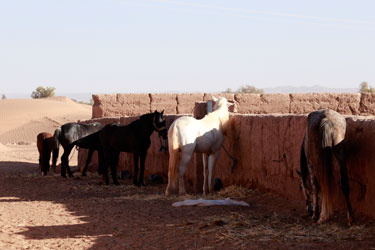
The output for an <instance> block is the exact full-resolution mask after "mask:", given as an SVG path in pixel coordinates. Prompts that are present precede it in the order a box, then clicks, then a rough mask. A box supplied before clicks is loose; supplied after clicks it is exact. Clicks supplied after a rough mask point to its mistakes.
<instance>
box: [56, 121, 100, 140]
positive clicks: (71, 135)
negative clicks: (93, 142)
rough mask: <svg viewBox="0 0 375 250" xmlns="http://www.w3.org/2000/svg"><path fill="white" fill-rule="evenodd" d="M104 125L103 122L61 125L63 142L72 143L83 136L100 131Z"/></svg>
mask: <svg viewBox="0 0 375 250" xmlns="http://www.w3.org/2000/svg"><path fill="white" fill-rule="evenodd" d="M103 127H104V125H103V124H101V123H98V122H96V123H89V124H81V123H74V122H71V123H66V124H64V125H63V126H61V144H72V143H75V142H76V141H78V140H79V139H81V138H84V137H86V136H88V135H90V134H93V133H95V132H98V131H99V130H101V129H102V128H103Z"/></svg>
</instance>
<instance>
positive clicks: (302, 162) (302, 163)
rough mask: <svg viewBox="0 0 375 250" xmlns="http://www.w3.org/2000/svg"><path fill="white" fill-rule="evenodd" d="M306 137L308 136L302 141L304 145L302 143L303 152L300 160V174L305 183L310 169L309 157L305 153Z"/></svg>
mask: <svg viewBox="0 0 375 250" xmlns="http://www.w3.org/2000/svg"><path fill="white" fill-rule="evenodd" d="M305 139H306V138H303V142H302V145H301V154H300V162H299V165H300V171H301V172H299V174H300V175H301V178H302V181H303V183H304V184H306V183H305V182H306V178H307V174H308V172H309V169H308V167H307V158H306V153H305V145H304V144H305Z"/></svg>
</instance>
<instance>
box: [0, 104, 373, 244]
mask: <svg viewBox="0 0 375 250" xmlns="http://www.w3.org/2000/svg"><path fill="white" fill-rule="evenodd" d="M34 101H35V102H34ZM20 103H21V104H20ZM57 110H58V111H57ZM90 117H91V108H90V107H88V108H87V107H86V106H82V105H80V104H77V103H74V102H72V101H71V100H69V99H66V98H57V99H55V100H17V101H16V100H5V101H4V100H2V101H0V143H1V144H0V249H135V248H137V249H307V248H309V249H374V246H373V245H374V242H375V237H374V236H375V225H374V224H373V222H372V221H368V220H366V218H362V217H359V216H358V217H357V220H356V222H355V224H354V225H353V226H352V227H348V226H347V225H346V223H345V222H346V221H345V216H344V215H342V214H336V215H335V216H334V217H333V219H332V220H331V221H330V222H329V223H327V224H325V225H317V224H315V223H313V222H312V221H311V220H310V218H308V217H307V216H306V213H305V211H304V204H303V202H300V201H290V200H285V199H283V198H281V197H277V196H274V195H272V194H263V193H260V192H258V191H254V190H248V189H244V188H235V187H227V188H226V189H225V190H223V191H221V192H220V193H219V194H215V195H211V196H208V197H205V198H208V199H218V198H225V197H228V196H229V197H231V198H232V199H235V200H243V201H246V202H248V203H249V204H250V206H249V207H239V206H216V207H180V208H175V207H173V206H172V203H173V202H175V201H179V200H183V199H184V198H200V196H186V197H176V196H172V197H169V198H166V197H164V195H163V194H164V190H165V187H166V183H165V181H164V183H163V184H157V183H152V182H151V181H148V180H146V184H147V186H146V187H142V188H138V187H134V186H133V185H132V184H131V180H121V185H120V186H112V185H110V186H103V185H101V184H99V183H100V181H101V178H100V177H99V176H98V175H97V174H96V173H89V175H88V176H87V177H80V174H79V173H75V177H74V178H68V179H63V178H61V177H60V176H59V174H57V173H51V172H50V173H49V175H48V176H45V177H42V176H41V175H40V173H39V170H38V153H37V149H36V145H35V140H36V135H37V134H38V133H39V132H42V131H46V132H53V131H54V129H55V128H56V127H58V126H61V124H63V123H65V122H69V121H77V120H85V119H89V118H90ZM70 163H71V166H75V165H76V163H77V160H76V157H73V158H72V160H71V162H70Z"/></svg>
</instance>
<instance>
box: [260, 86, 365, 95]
mask: <svg viewBox="0 0 375 250" xmlns="http://www.w3.org/2000/svg"><path fill="white" fill-rule="evenodd" d="M263 90H264V93H269V94H272V93H284V94H288V93H357V92H358V89H357V88H327V87H322V86H319V85H314V86H301V87H295V86H280V87H274V88H263Z"/></svg>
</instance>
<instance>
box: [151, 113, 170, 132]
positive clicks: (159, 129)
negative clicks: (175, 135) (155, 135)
mask: <svg viewBox="0 0 375 250" xmlns="http://www.w3.org/2000/svg"><path fill="white" fill-rule="evenodd" d="M152 126H153V127H154V129H155V130H156V131H158V132H160V131H161V130H163V129H167V125H164V126H162V127H160V128H158V127H157V126H156V122H155V116H154V119H152Z"/></svg>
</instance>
